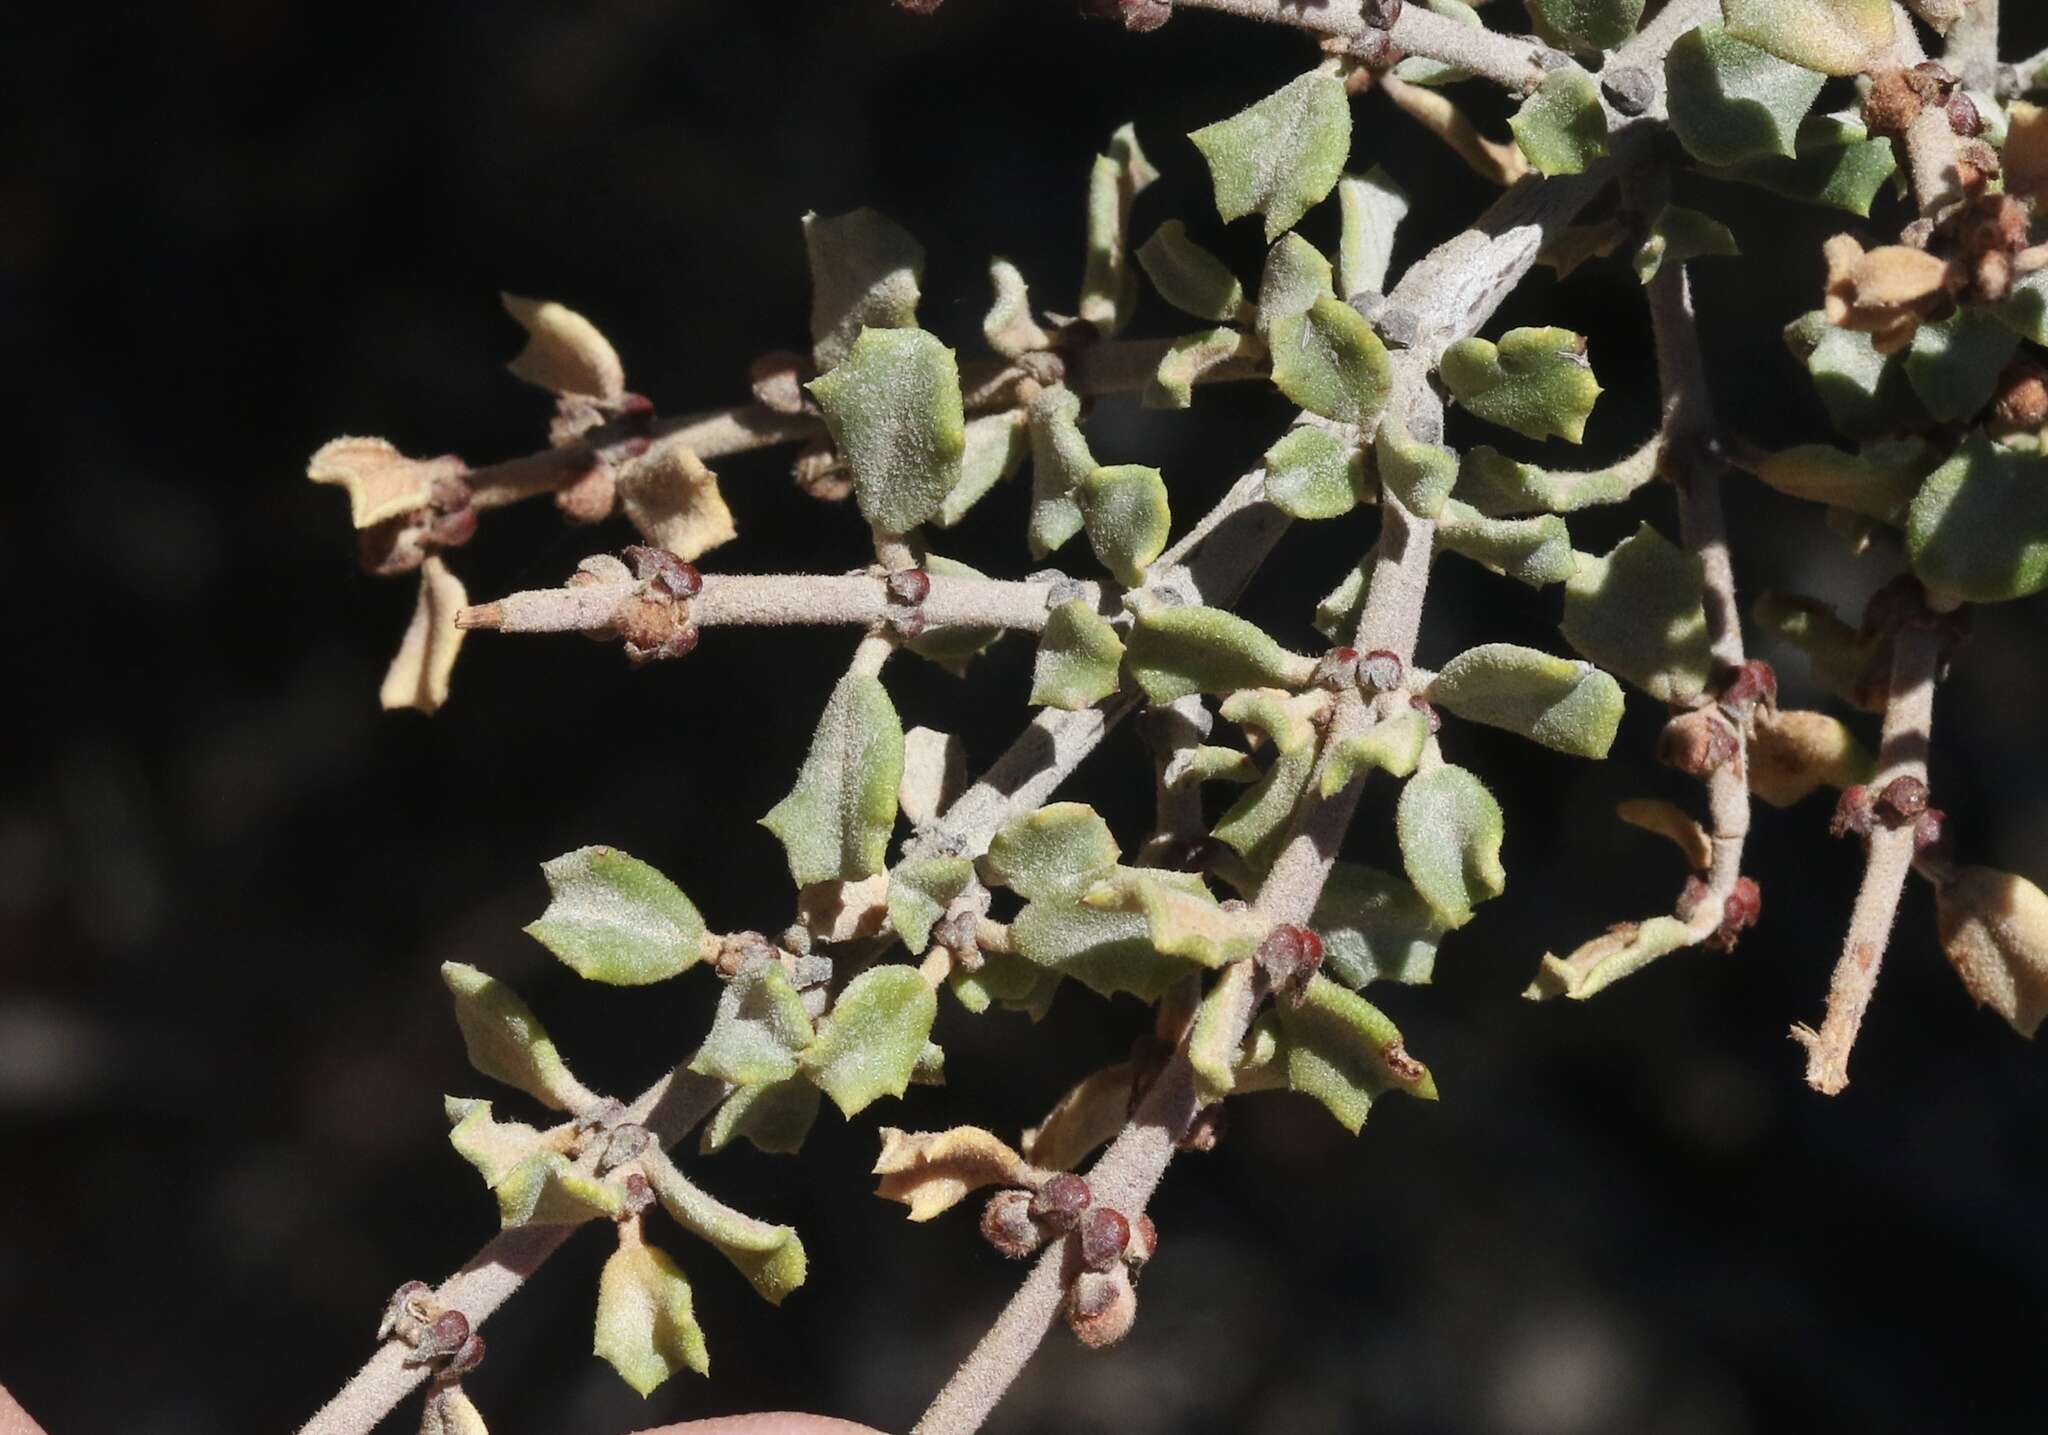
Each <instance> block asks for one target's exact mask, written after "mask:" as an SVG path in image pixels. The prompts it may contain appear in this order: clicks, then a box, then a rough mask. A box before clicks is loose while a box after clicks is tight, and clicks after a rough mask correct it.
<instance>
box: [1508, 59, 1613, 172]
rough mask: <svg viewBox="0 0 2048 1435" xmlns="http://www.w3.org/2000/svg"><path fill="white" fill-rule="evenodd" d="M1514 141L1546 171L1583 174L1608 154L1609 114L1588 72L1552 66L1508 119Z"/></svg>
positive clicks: (1532, 162) (1538, 168) (1540, 168)
mask: <svg viewBox="0 0 2048 1435" xmlns="http://www.w3.org/2000/svg"><path fill="white" fill-rule="evenodd" d="M1508 128H1509V129H1511V130H1513V131H1514V134H1515V143H1517V144H1519V145H1520V146H1521V147H1522V153H1523V154H1525V155H1527V156H1528V157H1529V163H1531V164H1533V165H1535V166H1536V168H1537V170H1538V171H1539V172H1540V173H1542V174H1583V173H1585V169H1586V166H1587V165H1588V164H1590V163H1592V162H1593V161H1594V160H1596V159H1598V158H1600V157H1601V156H1602V155H1604V154H1606V153H1607V112H1606V111H1605V110H1603V109H1602V108H1601V107H1600V87H1599V86H1598V85H1597V84H1595V83H1594V82H1593V77H1592V76H1591V75H1588V74H1587V73H1586V72H1585V71H1584V70H1578V69H1571V70H1553V71H1551V73H1550V74H1548V75H1546V76H1545V77H1544V80H1543V84H1542V86H1541V87H1540V88H1539V89H1538V90H1537V91H1536V93H1535V94H1533V95H1531V96H1529V98H1528V99H1526V100H1524V101H1523V102H1522V108H1521V109H1520V110H1518V111H1516V112H1515V115H1514V117H1513V118H1512V119H1510V120H1509V121H1508Z"/></svg>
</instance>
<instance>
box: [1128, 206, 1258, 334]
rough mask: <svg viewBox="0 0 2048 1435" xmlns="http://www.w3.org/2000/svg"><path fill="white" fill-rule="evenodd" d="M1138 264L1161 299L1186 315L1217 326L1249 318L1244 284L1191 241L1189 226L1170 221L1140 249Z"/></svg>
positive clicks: (1219, 260)
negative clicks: (1141, 266) (1205, 320)
mask: <svg viewBox="0 0 2048 1435" xmlns="http://www.w3.org/2000/svg"><path fill="white" fill-rule="evenodd" d="M1138 263H1139V264H1141V265H1143V266H1144V269H1145V277H1146V278H1148V279H1150V280H1151V281H1152V287H1153V288H1154V289H1157V290H1158V291H1159V297H1160V298H1162V299H1164V300H1165V301H1166V302H1167V303H1169V304H1171V305H1173V307H1174V308H1176V309H1178V310H1180V311H1181V312H1182V313H1184V314H1193V315H1194V316H1195V317H1196V318H1197V319H1208V320H1211V321H1213V322H1215V323H1219V324H1220V323H1226V322H1228V323H1236V322H1240V321H1242V320H1244V319H1246V318H1247V317H1248V313H1249V306H1248V305H1247V304H1246V302H1245V297H1244V285H1242V284H1240V283H1239V282H1238V279H1237V276H1236V275H1235V274H1233V273H1231V272H1230V266H1229V265H1227V264H1225V263H1224V262H1223V261H1222V260H1221V259H1218V258H1217V257H1216V256H1215V255H1213V254H1211V253H1210V252H1209V251H1208V250H1206V249H1204V248H1203V247H1202V246H1201V245H1199V244H1197V243H1195V241H1194V240H1192V239H1190V238H1188V230H1187V226H1186V225H1184V224H1182V223H1181V222H1180V221H1179V220H1178V219H1169V220H1167V221H1166V223H1164V224H1162V225H1160V226H1159V227H1158V228H1157V229H1155V230H1153V231H1152V237H1151V238H1150V239H1148V240H1146V241H1145V242H1144V244H1142V245H1140V246H1139V248H1138Z"/></svg>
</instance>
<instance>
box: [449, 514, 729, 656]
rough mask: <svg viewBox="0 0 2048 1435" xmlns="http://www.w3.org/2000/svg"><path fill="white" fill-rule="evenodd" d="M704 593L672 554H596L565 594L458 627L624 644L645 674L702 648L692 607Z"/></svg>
mask: <svg viewBox="0 0 2048 1435" xmlns="http://www.w3.org/2000/svg"><path fill="white" fill-rule="evenodd" d="M628 564H631V566H630V567H628V566H627V565H628ZM703 589H704V579H703V577H702V575H700V574H699V573H698V572H697V569H696V567H695V565H693V564H690V563H685V562H684V561H683V560H682V559H680V558H678V557H676V555H675V554H673V553H671V552H670V551H669V550H667V549H666V548H654V547H649V546H646V545H643V544H634V545H633V546H631V547H628V548H626V549H625V550H623V561H622V559H621V558H614V557H612V556H611V555H610V554H609V553H596V554H592V555H591V556H590V557H588V558H586V559H584V560H583V561H582V562H581V563H579V564H577V565H576V571H575V572H574V573H572V574H570V575H569V580H568V582H566V583H564V584H563V585H562V587H561V588H560V589H559V590H552V591H550V590H542V591H539V592H533V593H515V594H513V595H511V596H510V597H508V598H504V599H501V600H499V601H498V602H495V603H480V604H477V605H476V606H475V607H470V608H464V609H463V610H462V611H461V612H460V613H458V614H456V615H455V626H456V627H458V628H464V629H472V628H487V629H496V630H498V631H502V632H514V633H516V632H580V633H582V634H584V635H585V636H586V637H589V638H593V639H595V640H597V641H599V642H610V641H613V640H622V641H623V642H624V643H625V646H626V656H627V658H629V659H630V660H631V661H632V662H633V663H634V664H635V665H636V666H637V665H639V664H641V663H648V662H654V661H657V660H661V659H667V658H680V657H682V656H683V655H684V654H686V653H688V652H690V651H691V650H692V649H694V648H695V647H696V646H697V639H698V630H697V626H696V625H695V624H694V623H692V622H691V621H690V599H692V598H694V597H696V596H697V594H698V593H700V592H702V591H703Z"/></svg>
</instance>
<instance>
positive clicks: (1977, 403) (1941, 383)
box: [1906, 309, 2020, 423]
mask: <svg viewBox="0 0 2048 1435" xmlns="http://www.w3.org/2000/svg"><path fill="white" fill-rule="evenodd" d="M2019 346H2020V336H2019V335H2018V334H2016V333H2014V332H2013V331H2012V330H2011V329H2010V328H2008V327H2007V326H2006V325H2005V324H2004V323H2003V322H2002V321H2000V319H1999V318H1998V316H1997V315H1996V314H1994V313H1993V312H1991V311H1990V310H1988V309H1959V310H1957V311H1956V312H1955V314H1954V315H1953V316H1951V317H1949V318H1947V319H1943V320H1941V321H1940V322H1939V323H1927V324H1922V325H1921V326H1920V327H1919V328H1918V329H1917V330H1915V331H1914V333H1913V347H1912V349H1911V350H1910V351H1909V352H1908V353H1907V355H1906V381H1907V382H1908V383H1910V384H1911V385H1912V386H1913V392H1914V393H1916V394H1918V395H1919V396H1920V402H1921V403H1923V404H1925V405H1926V406H1927V412H1928V413H1930V414H1932V415H1934V417H1935V418H1937V419H1940V420H1941V421H1942V422H1943V423H1961V422H1963V421H1964V420H1966V419H1968V418H1970V417H1971V416H1972V415H1973V414H1976V413H1977V412H1979V411H1980V410H1982V409H1983V408H1984V407H1985V406H1987V405H1988V404H1989V403H1990V402H1991V399H1992V396H1993V395H1994V394H1995V393H1996V392H1997V389H1998V376H1999V375H2000V374H2001V373H2003V372H2004V371H2005V366H2006V365H2007V364H2008V363H2010V362H2011V360H2012V356H2013V352H2014V351H2015V350H2017V349H2018V348H2019Z"/></svg>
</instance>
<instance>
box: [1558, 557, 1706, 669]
mask: <svg viewBox="0 0 2048 1435" xmlns="http://www.w3.org/2000/svg"><path fill="white" fill-rule="evenodd" d="M1576 559H1577V569H1576V571H1575V572H1574V573H1573V574H1572V576H1571V577H1570V578H1569V579H1567V580H1566V582H1565V585H1564V636H1565V639H1566V641H1567V642H1569V643H1570V644H1571V645H1572V646H1573V647H1574V648H1577V649H1578V650H1579V652H1580V654H1581V655H1583V656H1584V657H1586V658H1587V659H1589V660H1591V661H1592V662H1595V663H1598V664H1599V665H1600V666H1601V667H1603V668H1606V669H1607V670H1608V671H1609V672H1612V673H1615V674H1617V675H1619V676H1620V677H1622V678H1624V679H1626V680H1627V681H1628V682H1630V683H1633V684H1634V685H1635V686H1636V687H1638V688H1641V689H1642V690H1643V691H1644V692H1646V693H1648V694H1649V695H1650V696H1651V697H1653V698H1655V699H1657V701H1659V702H1663V703H1679V704H1684V703H1689V702H1691V701H1692V699H1694V698H1696V697H1698V696H1699V695H1700V694H1701V693H1702V692H1704V691H1706V686H1707V677H1708V675H1709V674H1710V673H1711V672H1712V670H1713V654H1712V652H1711V651H1710V650H1709V642H1708V638H1707V614H1706V607H1705V603H1704V594H1705V591H1706V576H1705V572H1704V570H1703V569H1702V568H1701V566H1700V560H1699V557H1698V556H1697V555H1696V554H1692V553H1687V552H1686V551H1685V550H1684V549H1682V548H1679V547H1677V546H1676V545H1674V544H1672V543H1671V542H1670V541H1669V540H1667V539H1666V538H1664V536H1663V535H1662V534H1660V533H1658V532H1657V530H1656V529H1654V528H1652V527H1650V525H1649V524H1647V523H1645V524H1643V525H1642V526H1641V527H1639V528H1638V529H1636V531H1635V533H1634V535H1633V536H1631V537H1629V538H1626V539H1623V540H1622V541H1621V542H1620V543H1619V544H1617V545H1615V548H1614V551H1613V552H1611V553H1609V554H1608V555H1607V556H1606V557H1604V558H1602V557H1598V556H1596V555H1594V554H1591V553H1580V554H1577V555H1576Z"/></svg>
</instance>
